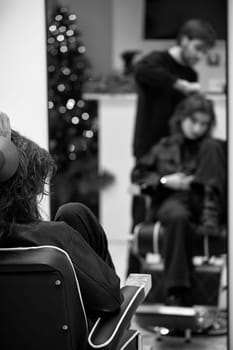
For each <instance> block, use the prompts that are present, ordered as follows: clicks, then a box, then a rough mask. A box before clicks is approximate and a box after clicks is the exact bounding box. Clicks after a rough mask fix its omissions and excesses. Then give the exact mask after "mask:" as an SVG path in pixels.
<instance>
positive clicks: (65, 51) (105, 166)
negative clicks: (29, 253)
mask: <svg viewBox="0 0 233 350" xmlns="http://www.w3.org/2000/svg"><path fill="white" fill-rule="evenodd" d="M146 3H147V5H150V6H151V5H152V3H153V2H152V1H148V2H146V1H142V0H137V1H135V0H131V1H127V2H119V1H117V0H113V1H112V2H111V4H109V1H107V0H105V1H104V0H102V1H99V2H95V3H93V2H91V1H90V0H88V1H87V0H85V1H84V0H79V1H76V2H74V1H72V0H69V1H68V0H66V1H60V2H59V1H58V0H57V1H47V3H46V6H47V28H48V45H49V50H50V51H49V52H48V53H49V56H48V86H49V89H50V88H51V90H49V123H50V150H51V151H52V153H54V154H56V152H58V153H60V154H63V155H64V154H66V157H67V161H66V160H64V159H63V163H62V165H61V169H63V170H62V171H61V173H60V177H59V178H58V183H57V184H55V187H54V193H58V192H57V190H56V188H59V198H58V197H57V198H55V199H54V197H52V202H53V200H54V202H53V203H55V204H53V205H54V206H55V207H56V206H57V205H58V204H59V203H61V202H63V201H67V200H70V199H71V200H72V199H73V198H78V200H81V201H86V200H87V202H86V203H87V204H88V205H89V206H91V207H92V208H94V211H95V213H96V214H97V215H98V216H99V219H100V221H101V223H102V225H103V226H104V228H105V230H106V232H108V235H109V239H110V242H118V243H119V242H123V247H126V246H127V243H126V237H127V236H128V234H129V232H130V227H131V224H132V223H131V220H132V218H131V195H130V193H129V187H130V181H129V174H130V171H131V169H132V167H133V165H134V159H133V157H132V138H133V128H134V122H135V113H136V99H137V96H136V93H135V90H134V85H133V81H132V79H131V78H130V75H129V76H128V77H127V78H126V76H125V69H126V68H128V66H127V59H126V56H125V55H124V57H123V56H122V55H123V54H124V53H126V52H128V53H131V55H132V57H133V55H135V57H137V58H138V57H140V55H143V54H146V53H148V52H150V51H152V50H154V49H155V46H156V49H157V50H164V49H167V48H168V47H170V46H171V45H172V44H173V42H174V40H173V39H172V38H171V37H170V36H167V35H168V34H166V33H165V34H164V35H165V37H166V38H165V39H161V37H160V38H157V39H154V38H153V37H152V36H151V34H150V37H149V38H147V39H145V37H144V35H143V26H144V21H145V13H146V10H147V8H146ZM215 3H216V6H219V4H220V2H217V1H216V2H215ZM154 4H155V2H154ZM170 4H171V2H170ZM198 4H199V6H201V5H202V2H201V1H199V2H198ZM221 4H222V2H221ZM158 5H162V6H164V7H165V5H164V1H157V2H156V6H158ZM168 5H169V1H166V6H168ZM57 6H58V7H57ZM195 6H196V7H197V1H196V2H195ZM90 7H91V8H92V11H91V12H90V10H89V9H90ZM59 8H60V10H61V8H62V11H63V12H61V13H60V12H59V11H60V10H59ZM206 8H207V7H205V9H206ZM216 8H217V7H216ZM213 10H214V8H213ZM56 11H57V12H56ZM67 11H68V12H69V15H70V17H69V16H68V19H67V20H66V21H67V22H66V24H64V23H63V20H62V17H61V16H62V15H64V16H66V14H67ZM163 11H164V10H163V7H161V12H163ZM203 11H204V9H203ZM166 13H167V11H166ZM168 13H170V12H168ZM93 14H95V15H94V17H93ZM147 14H148V13H147ZM211 14H212V15H213V14H214V12H213V11H212V12H211ZM56 16H57V17H56ZM76 16H77V17H76ZM55 17H56V18H55ZM226 17H227V13H225V18H226ZM76 19H77V20H78V21H77V24H76ZM110 19H111V20H112V22H111V20H110ZM167 20H168V19H167ZM54 21H55V22H57V24H56V25H57V27H56V28H55V27H54ZM168 22H169V20H168ZM90 23H91V26H90ZM161 23H162V24H163V21H161ZM161 23H160V24H161ZM216 23H219V22H218V21H217V22H216ZM223 23H224V21H223ZM106 28H108V29H107V30H106ZM221 30H222V29H221ZM152 31H153V30H152ZM171 32H172V31H171ZM53 33H55V34H56V35H55V36H53ZM225 33H226V31H225ZM159 35H162V34H159ZM169 35H170V34H169ZM65 36H66V39H67V42H69V43H70V44H71V47H69V46H68V45H66V44H65V42H66V40H64V37H65ZM55 37H56V38H55ZM163 38H164V37H163ZM60 43H63V44H62V45H60ZM72 45H73V46H72ZM59 50H60V51H59ZM69 50H71V51H72V50H76V51H77V50H78V59H77V61H76V62H74V61H72V62H71V61H69ZM226 53H227V42H226V40H225V39H224V34H222V31H221V37H220V39H219V40H218V42H217V46H216V47H215V48H214V50H213V52H212V53H211V55H209V57H208V61H205V62H204V63H202V64H200V65H199V66H198V67H197V69H198V72H199V74H200V84H201V85H202V88H203V90H204V91H205V92H206V93H207V95H208V97H209V98H210V99H212V100H213V101H214V105H215V109H216V115H217V127H216V129H215V130H214V136H215V137H218V138H220V139H223V140H225V141H226V139H227V125H228V123H227V98H228V96H227V88H226V86H227V81H226V80H227V79H226ZM73 57H74V56H73ZM132 57H131V58H132ZM58 58H59V59H58ZM86 58H88V60H90V62H89V61H88V60H86ZM57 59H58V60H57ZM59 60H60V62H62V64H61V66H59V64H60V63H59ZM89 63H91V66H90V65H89ZM77 69H78V71H77ZM58 71H59V76H57V75H56V74H55V73H57V72H58ZM84 72H85V74H84V75H83V73H84ZM93 73H94V75H93ZM89 74H90V75H89ZM80 75H81V76H82V78H81V79H86V78H87V77H88V76H90V77H91V78H92V80H89V84H88V86H87V85H85V89H86V90H85V91H84V93H83V94H81V90H80V89H79V87H80V86H79V84H78V81H79V78H80ZM57 79H58V80H57ZM59 79H60V80H59ZM54 84H55V85H54ZM72 86H73V87H74V89H75V90H74V92H72V93H71V95H69V90H70V89H71V87H72ZM54 91H56V96H60V97H61V98H64V99H63V101H62V102H61V103H60V102H59V101H55V93H54ZM59 103H60V104H59ZM55 104H57V106H58V107H56V108H58V109H56V108H55ZM61 120H62V122H61ZM78 128H79V130H81V131H80V132H79V131H77V130H78ZM66 131H67V132H66ZM64 135H65V136H66V135H67V143H66V149H64V145H65V143H64V138H65V137H64ZM77 161H78V162H77ZM82 169H84V170H83V172H82ZM99 172H101V176H99ZM93 174H94V175H93ZM87 179H88V181H87ZM61 183H62V185H61ZM96 184H97V185H96ZM69 189H70V191H69ZM68 191H69V192H70V193H69V194H68ZM90 198H91V201H90V202H88V200H89V199H90ZM60 201H61V202H60ZM98 203H99V205H98ZM119 217H120V220H119ZM118 243H117V244H118ZM123 249H125V248H123ZM225 272H226V271H225ZM123 273H124V271H123ZM224 278H225V279H226V275H225V276H224ZM226 284H227V282H226V280H225V281H224V280H223V281H222V285H224V286H225V285H226ZM221 298H222V299H221V303H222V308H223V309H226V308H227V307H228V306H227V293H226V291H225V292H223V293H222V294H221ZM212 341H214V342H215V344H216V338H214V340H212ZM220 341H222V342H223V343H224V342H225V343H226V338H225V339H222V338H221V340H220ZM210 343H211V339H210ZM209 349H211V344H210V345H209Z"/></svg>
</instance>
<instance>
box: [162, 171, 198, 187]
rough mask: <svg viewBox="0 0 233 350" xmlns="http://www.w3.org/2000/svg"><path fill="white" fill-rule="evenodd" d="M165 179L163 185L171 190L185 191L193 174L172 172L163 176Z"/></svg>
mask: <svg viewBox="0 0 233 350" xmlns="http://www.w3.org/2000/svg"><path fill="white" fill-rule="evenodd" d="M163 178H164V179H165V181H164V182H163V186H164V187H167V188H170V189H172V190H175V191H177V190H181V191H186V190H188V189H189V188H190V184H191V182H192V181H193V175H185V174H184V173H174V174H169V175H166V176H164V177H163Z"/></svg>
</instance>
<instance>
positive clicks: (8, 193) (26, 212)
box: [0, 114, 56, 223]
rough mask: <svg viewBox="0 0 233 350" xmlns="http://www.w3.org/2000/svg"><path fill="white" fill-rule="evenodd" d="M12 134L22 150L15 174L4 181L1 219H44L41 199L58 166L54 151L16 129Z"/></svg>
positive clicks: (12, 220)
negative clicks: (40, 206) (39, 205)
mask: <svg viewBox="0 0 233 350" xmlns="http://www.w3.org/2000/svg"><path fill="white" fill-rule="evenodd" d="M1 117H2V115H1V114H0V120H1ZM0 127H1V121H0ZM10 137H11V142H12V143H13V144H14V145H15V146H16V148H17V151H18V167H17V170H16V172H15V174H14V175H13V176H12V177H10V178H9V179H8V180H6V181H4V182H0V215H1V216H0V219H1V222H8V223H11V222H31V221H35V220H38V219H40V213H39V210H38V201H39V199H41V197H42V196H43V194H46V191H45V185H46V183H47V182H48V180H49V179H50V178H51V176H53V175H54V173H55V170H56V166H55V163H54V160H53V159H52V157H51V156H50V154H49V153H48V152H47V151H46V150H45V149H43V148H41V147H39V146H38V145H37V144H36V143H35V142H33V141H31V140H30V139H28V138H26V137H24V136H22V135H20V134H19V133H18V132H16V131H14V130H11V136H10Z"/></svg>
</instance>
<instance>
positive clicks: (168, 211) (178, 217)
mask: <svg viewBox="0 0 233 350" xmlns="http://www.w3.org/2000/svg"><path fill="white" fill-rule="evenodd" d="M158 217H159V219H160V220H161V221H162V222H164V223H171V222H181V221H184V222H186V221H188V219H189V212H188V210H187V209H186V208H185V207H184V206H182V205H179V204H178V203H176V204H174V205H169V206H166V207H164V208H161V210H160V211H159V215H158Z"/></svg>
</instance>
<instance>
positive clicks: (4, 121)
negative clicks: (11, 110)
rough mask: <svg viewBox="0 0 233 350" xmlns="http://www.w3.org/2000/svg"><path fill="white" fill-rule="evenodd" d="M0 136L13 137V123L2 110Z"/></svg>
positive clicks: (0, 113)
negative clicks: (11, 123)
mask: <svg viewBox="0 0 233 350" xmlns="http://www.w3.org/2000/svg"><path fill="white" fill-rule="evenodd" d="M0 136H4V137H6V138H8V139H9V140H10V139H11V125H10V119H9V117H8V116H7V115H6V114H5V113H4V112H1V111H0Z"/></svg>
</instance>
